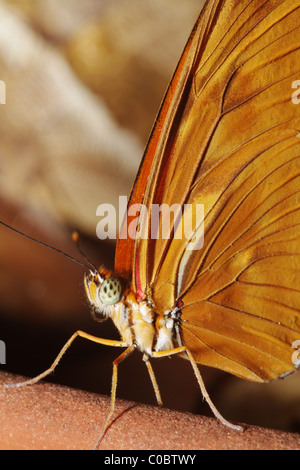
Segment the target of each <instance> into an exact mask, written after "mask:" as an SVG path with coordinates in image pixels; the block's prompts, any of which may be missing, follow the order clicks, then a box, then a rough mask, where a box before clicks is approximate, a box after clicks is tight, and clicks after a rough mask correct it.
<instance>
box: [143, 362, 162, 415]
mask: <svg viewBox="0 0 300 470" xmlns="http://www.w3.org/2000/svg"><path fill="white" fill-rule="evenodd" d="M143 361H144V362H145V364H146V366H147V369H148V372H149V375H150V379H151V382H152V385H153V389H154V392H155V396H156V401H157V403H158V404H159V406H162V404H163V402H162V399H161V396H160V391H159V387H158V383H157V380H156V377H155V375H154V371H153V369H152V365H151V362H150V361H149V357H148V355H147V354H144V355H143Z"/></svg>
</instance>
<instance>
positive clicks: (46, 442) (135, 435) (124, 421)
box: [0, 372, 300, 450]
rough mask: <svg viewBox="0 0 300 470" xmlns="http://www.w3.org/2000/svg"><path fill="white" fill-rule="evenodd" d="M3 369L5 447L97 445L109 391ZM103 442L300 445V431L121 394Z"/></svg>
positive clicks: (154, 446) (114, 445)
mask: <svg viewBox="0 0 300 470" xmlns="http://www.w3.org/2000/svg"><path fill="white" fill-rule="evenodd" d="M20 380H24V379H23V378H22V377H17V376H13V375H10V374H7V373H4V372H2V373H0V399H1V407H0V419H1V426H0V448H1V449H93V447H94V445H95V443H96V442H97V438H98V436H99V434H100V431H101V427H102V426H103V424H104V422H105V419H106V417H107V414H108V411H109V404H110V400H109V398H108V397H103V396H100V395H96V394H92V393H87V392H84V391H81V390H74V389H71V388H68V387H62V386H59V385H53V384H49V383H46V382H41V383H38V384H36V385H32V386H27V387H21V388H8V389H4V388H3V384H5V383H9V382H17V381H20ZM99 448H101V449H110V450H113V449H118V450H124V449H127V450H129V449H130V450H133V449H134V450H135V449H146V450H161V449H164V450H171V449H172V450H179V449H182V450H196V449H299V448H300V434H291V433H287V432H282V431H276V430H272V429H265V428H260V427H256V426H247V427H246V428H245V431H244V432H242V433H239V432H234V431H231V430H229V429H227V428H225V427H224V426H223V425H222V424H220V423H219V422H218V421H217V420H216V419H213V418H207V417H203V416H198V415H192V414H189V413H181V412H178V411H171V410H168V409H164V408H159V407H151V406H146V405H139V404H132V403H129V402H125V401H121V400H117V404H116V412H115V418H114V421H113V423H112V425H111V426H110V427H109V429H108V430H107V433H106V434H105V436H104V438H103V440H102V442H101V444H100V446H99Z"/></svg>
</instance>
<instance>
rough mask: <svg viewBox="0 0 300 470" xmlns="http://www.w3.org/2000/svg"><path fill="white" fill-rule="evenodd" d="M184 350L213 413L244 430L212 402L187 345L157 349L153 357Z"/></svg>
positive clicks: (237, 428)
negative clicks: (227, 417)
mask: <svg viewBox="0 0 300 470" xmlns="http://www.w3.org/2000/svg"><path fill="white" fill-rule="evenodd" d="M183 352H185V353H186V355H187V357H188V360H189V361H190V364H191V366H192V368H193V371H194V374H195V376H196V379H197V382H198V385H199V388H200V390H201V393H202V396H203V398H204V399H205V400H206V401H207V403H208V405H209V407H210V409H211V410H212V412H213V414H214V415H215V417H216V418H217V419H219V420H220V421H221V423H222V424H224V425H225V426H227V427H229V428H231V429H234V430H235V431H243V427H242V426H239V425H236V424H232V423H230V421H227V419H225V418H224V417H223V416H222V415H221V413H220V412H219V411H218V410H217V408H216V407H215V405H214V404H213V402H212V400H211V398H210V396H209V394H208V392H207V390H206V387H205V385H204V382H203V379H202V376H201V374H200V371H199V369H198V366H197V363H196V361H195V359H194V357H193V355H192V353H191V352H190V351H189V350H188V349H187V348H186V347H185V346H180V347H178V348H174V349H170V350H168V351H155V352H153V353H152V357H164V356H171V355H173V354H181V353H183Z"/></svg>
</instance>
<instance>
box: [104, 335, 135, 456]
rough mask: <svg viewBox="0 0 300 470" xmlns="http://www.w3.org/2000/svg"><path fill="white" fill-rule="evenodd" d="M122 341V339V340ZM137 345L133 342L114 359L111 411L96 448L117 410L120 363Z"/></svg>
mask: <svg viewBox="0 0 300 470" xmlns="http://www.w3.org/2000/svg"><path fill="white" fill-rule="evenodd" d="M120 343H121V341H120ZM135 348H136V346H135V344H132V345H131V346H129V347H128V348H127V349H125V351H123V352H122V354H120V356H118V357H117V359H115V360H114V361H113V374H112V384H111V396H110V397H111V398H110V411H109V414H108V416H107V418H106V421H105V424H104V426H103V429H102V431H101V434H100V436H99V437H98V440H97V442H96V445H95V449H97V447H98V445H99V443H100V442H101V440H102V438H103V436H104V434H105V432H106V430H107V428H108V426H109V424H110V420H111V418H112V416H113V413H114V411H115V403H116V392H117V384H118V365H119V364H121V362H122V361H124V359H126V358H127V357H128V356H129V355H130V354H131V353H132V352H133V351H134V350H135Z"/></svg>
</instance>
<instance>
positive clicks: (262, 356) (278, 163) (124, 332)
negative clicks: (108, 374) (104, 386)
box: [17, 0, 300, 439]
mask: <svg viewBox="0 0 300 470" xmlns="http://www.w3.org/2000/svg"><path fill="white" fill-rule="evenodd" d="M299 64H300V6H299V3H298V1H296V0H272V1H269V2H267V1H263V0H255V1H251V0H239V1H237V0H209V1H208V2H207V3H206V5H205V7H204V9H203V11H202V13H201V15H200V17H199V19H198V21H197V22H196V24H195V27H194V29H193V31H192V33H191V36H190V38H189V40H188V42H187V45H186V47H185V49H184V51H183V54H182V56H181V59H180V61H179V64H178V66H177V68H176V71H175V73H174V76H173V78H172V80H171V83H170V85H169V88H168V90H167V92H166V95H165V98H164V101H163V104H162V106H161V109H160V111H159V114H158V117H157V119H156V122H155V124H154V128H153V130H152V133H151V136H150V139H149V142H148V145H147V147H146V151H145V154H144V157H143V159H142V162H141V165H140V168H139V171H138V174H137V177H136V180H135V183H134V186H133V189H132V192H131V196H130V200H129V203H128V209H127V213H126V217H125V219H124V222H123V226H122V228H121V231H120V235H119V239H118V242H117V249H116V256H115V269H114V271H113V272H111V271H109V270H107V269H106V268H104V267H101V268H99V269H97V268H96V267H94V266H90V267H89V271H88V273H86V274H85V277H84V285H85V290H86V294H87V297H88V299H89V301H90V304H91V307H92V315H93V317H94V318H95V320H97V321H99V322H102V321H104V320H107V319H109V318H110V319H111V320H112V321H113V323H114V324H115V326H116V327H117V329H118V331H119V333H120V337H121V340H120V341H114V340H109V339H104V338H98V337H95V336H92V335H90V334H88V333H85V332H83V331H77V332H76V333H74V335H73V336H72V337H71V338H70V339H69V340H68V341H67V343H66V344H65V346H64V347H63V348H62V350H61V351H60V353H59V355H58V356H57V358H56V360H55V361H54V363H53V364H52V365H51V367H50V368H49V369H48V370H46V371H45V372H43V373H42V374H40V375H39V376H37V377H35V378H34V379H31V380H29V381H27V382H23V383H21V384H17V386H20V385H26V384H32V383H35V382H37V381H38V380H40V379H42V378H43V377H45V376H46V375H48V374H49V373H50V372H52V371H53V370H54V369H55V367H56V365H57V364H58V362H59V361H60V359H61V357H62V355H63V354H64V352H65V351H66V350H67V349H68V347H69V346H70V345H71V344H72V342H73V341H74V340H75V338H77V337H78V336H81V337H84V338H86V339H89V340H91V341H94V342H96V343H100V344H104V345H108V346H113V347H120V348H125V350H124V351H123V352H122V353H121V354H120V355H119V356H118V357H117V359H116V360H115V361H114V362H113V378H112V392H111V410H110V413H109V416H108V418H107V421H106V423H105V426H104V429H103V432H102V434H101V436H100V439H101V438H102V436H103V434H104V432H105V431H106V429H107V427H108V425H109V423H110V420H111V417H112V414H113V411H114V405H115V399H116V389H117V376H118V366H119V364H120V363H121V362H122V361H123V360H125V359H126V358H127V357H128V356H129V355H130V354H131V353H132V352H133V351H135V350H139V351H141V353H142V357H143V360H144V362H145V364H146V366H147V369H148V372H149V375H150V378H151V381H152V384H153V388H154V392H155V395H156V399H157V402H158V403H159V404H162V400H161V396H160V391H159V386H158V383H157V381H156V378H155V375H154V371H153V368H152V364H151V362H150V360H151V359H152V358H153V359H155V358H158V357H164V356H172V355H177V354H178V355H180V356H182V357H183V358H185V359H187V360H188V361H189V362H190V364H191V366H192V368H193V371H194V373H195V376H196V379H197V381H198V384H199V386H200V389H201V391H202V394H203V396H204V398H205V399H206V400H207V402H208V404H209V405H210V407H211V409H212V411H213V413H214V414H215V416H216V417H217V418H218V419H219V420H220V421H221V422H222V423H223V424H225V425H227V426H229V427H230V428H232V429H234V430H241V429H242V428H241V426H238V425H235V424H232V423H230V422H228V421H227V420H226V419H225V418H223V417H222V416H221V414H220V413H219V411H218V410H217V409H216V407H215V406H214V404H213V403H212V401H211V399H210V397H209V395H208V393H207V391H206V389H205V386H204V383H203V380H202V377H201V374H200V371H199V369H198V366H197V364H203V365H207V366H211V367H214V368H218V369H221V370H223V371H226V372H229V373H231V374H234V375H236V376H238V377H241V378H243V379H246V380H250V381H254V382H268V381H270V380H273V379H279V378H283V377H285V376H286V375H288V374H289V373H291V372H294V371H295V370H296V369H297V367H299V365H300V361H299V359H298V356H297V355H296V356H295V344H296V343H297V342H299V340H300V281H299V279H300V276H299V273H300V147H299V143H300V140H299V136H300V108H298V107H297V105H296V104H295V103H294V102H293V100H292V99H291V97H292V92H293V87H294V84H295V81H296V80H297V78H299V77H300V66H299ZM199 207H200V208H201V211H200V217H198V212H197V210H198V208H199ZM166 220H167V221H168V222H169V223H168V227H167V228H168V230H165V223H166ZM195 221H196V222H195ZM162 234H164V236H162ZM166 235H167V236H166ZM297 344H298V343H297Z"/></svg>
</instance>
